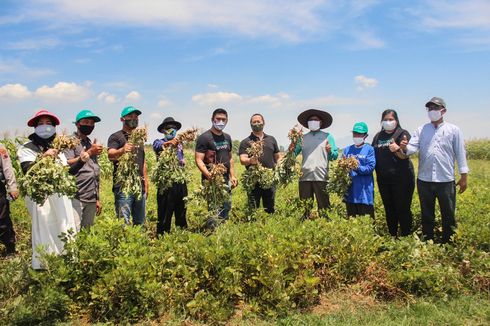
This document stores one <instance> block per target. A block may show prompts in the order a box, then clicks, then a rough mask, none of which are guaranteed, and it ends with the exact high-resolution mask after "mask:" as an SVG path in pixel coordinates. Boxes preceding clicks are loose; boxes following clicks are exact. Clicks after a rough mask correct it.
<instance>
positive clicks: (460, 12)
mask: <svg viewBox="0 0 490 326" xmlns="http://www.w3.org/2000/svg"><path fill="white" fill-rule="evenodd" d="M405 12H406V13H408V15H409V19H411V21H414V22H415V25H414V28H415V29H417V30H419V31H422V32H427V31H430V32H433V31H440V30H448V31H451V32H452V33H453V36H452V37H451V38H449V41H450V42H454V43H457V44H459V45H463V46H466V47H467V48H466V49H465V50H470V51H471V50H478V49H487V48H488V47H489V46H490V38H489V37H488V35H489V33H490V1H488V0H465V1H442V0H424V1H422V3H421V4H420V5H419V6H417V7H409V8H405ZM414 17H415V19H413V18H414ZM468 47H470V49H468Z"/></svg>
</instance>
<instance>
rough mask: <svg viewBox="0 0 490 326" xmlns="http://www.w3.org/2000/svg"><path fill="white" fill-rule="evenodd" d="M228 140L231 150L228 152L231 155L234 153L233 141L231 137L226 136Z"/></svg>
mask: <svg viewBox="0 0 490 326" xmlns="http://www.w3.org/2000/svg"><path fill="white" fill-rule="evenodd" d="M226 140H227V141H228V147H230V150H229V151H228V152H229V153H230V155H231V152H233V141H232V140H231V136H230V135H226Z"/></svg>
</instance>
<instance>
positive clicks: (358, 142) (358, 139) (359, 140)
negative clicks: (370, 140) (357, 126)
mask: <svg viewBox="0 0 490 326" xmlns="http://www.w3.org/2000/svg"><path fill="white" fill-rule="evenodd" d="M352 141H353V142H354V145H356V146H360V145H362V144H364V137H352Z"/></svg>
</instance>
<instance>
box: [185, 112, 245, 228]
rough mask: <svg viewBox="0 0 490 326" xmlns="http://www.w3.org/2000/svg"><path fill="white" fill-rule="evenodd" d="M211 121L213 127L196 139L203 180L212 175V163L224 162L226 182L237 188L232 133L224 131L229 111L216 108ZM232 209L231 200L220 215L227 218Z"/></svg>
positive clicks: (199, 166) (197, 157) (198, 161)
mask: <svg viewBox="0 0 490 326" xmlns="http://www.w3.org/2000/svg"><path fill="white" fill-rule="evenodd" d="M211 122H212V124H213V125H212V127H211V129H209V130H207V131H205V132H204V133H203V134H201V135H200V136H199V137H198V138H197V140H196V153H195V160H196V165H197V167H198V168H199V170H200V171H201V174H202V180H205V179H209V178H210V176H211V174H210V172H209V169H210V164H218V163H222V164H223V165H224V166H225V167H226V173H225V175H224V178H225V182H226V183H227V184H228V185H229V186H231V188H235V187H236V186H237V185H238V180H237V178H236V177H235V170H234V167H233V157H232V154H231V151H232V141H231V137H230V135H228V134H226V133H224V132H223V129H224V128H225V126H226V123H227V122H228V113H227V112H226V110H224V109H216V110H214V112H213V115H212V117H211ZM230 190H231V189H230ZM230 198H231V197H230ZM230 209H231V200H230V201H229V202H226V203H225V204H224V205H223V207H222V209H220V211H219V213H218V215H219V217H221V218H222V219H227V218H228V214H229V212H230Z"/></svg>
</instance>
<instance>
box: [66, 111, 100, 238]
mask: <svg viewBox="0 0 490 326" xmlns="http://www.w3.org/2000/svg"><path fill="white" fill-rule="evenodd" d="M97 122H100V118H99V117H98V116H96V115H95V114H94V113H93V112H92V111H90V110H82V111H80V112H79V113H78V114H77V116H76V119H75V125H76V127H77V131H76V132H75V137H77V138H78V139H80V144H79V145H78V146H77V147H76V148H75V149H68V150H66V151H65V152H64V153H65V156H66V159H67V160H68V164H69V165H70V166H71V165H74V164H77V162H78V161H79V158H80V156H81V155H82V153H87V154H88V155H89V159H88V160H87V161H86V162H84V164H83V167H82V168H81V169H80V170H79V171H78V173H77V174H76V179H77V189H78V191H77V194H76V195H75V198H73V199H72V205H73V210H74V213H75V220H76V222H77V223H79V225H78V229H80V227H82V228H90V226H92V225H93V224H94V220H95V215H96V214H97V215H99V214H100V212H101V210H102V204H101V202H100V200H99V185H100V167H99V163H98V161H97V160H98V157H99V155H100V154H101V153H102V145H101V144H97V143H96V142H94V143H92V141H91V140H90V138H89V137H88V136H89V135H90V134H91V133H92V131H93V130H94V128H95V123H97Z"/></svg>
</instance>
